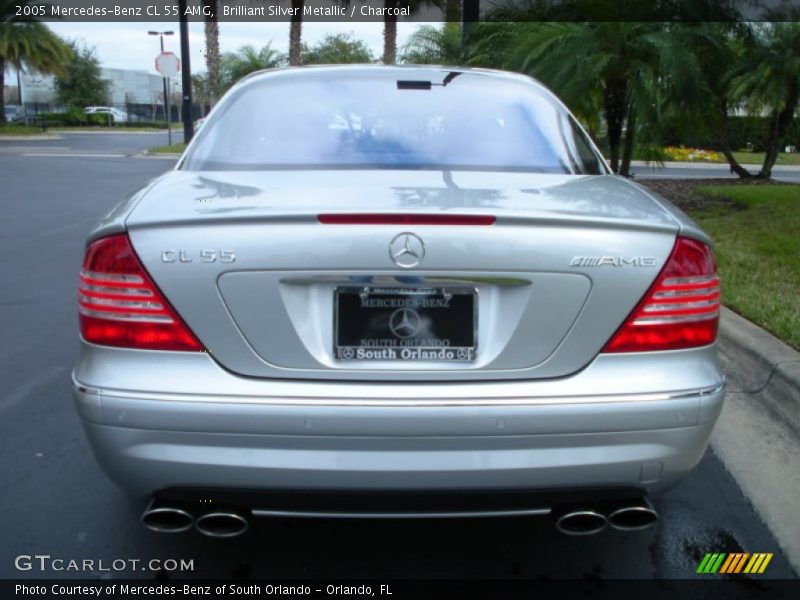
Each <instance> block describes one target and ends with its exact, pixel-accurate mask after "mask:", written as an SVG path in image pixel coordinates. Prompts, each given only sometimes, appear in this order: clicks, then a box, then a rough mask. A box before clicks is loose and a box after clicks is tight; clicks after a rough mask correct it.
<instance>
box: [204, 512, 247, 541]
mask: <svg viewBox="0 0 800 600" xmlns="http://www.w3.org/2000/svg"><path fill="white" fill-rule="evenodd" d="M194 526H195V529H197V531H199V532H200V533H202V534H203V535H207V536H208V537H213V538H232V537H236V536H239V535H242V534H243V533H244V532H245V531H247V528H248V527H249V526H250V524H249V523H248V522H247V519H246V518H245V517H243V516H242V515H240V514H239V513H235V512H230V511H220V512H210V513H206V514H204V515H202V516H200V517H198V518H197V520H196V521H195V523H194Z"/></svg>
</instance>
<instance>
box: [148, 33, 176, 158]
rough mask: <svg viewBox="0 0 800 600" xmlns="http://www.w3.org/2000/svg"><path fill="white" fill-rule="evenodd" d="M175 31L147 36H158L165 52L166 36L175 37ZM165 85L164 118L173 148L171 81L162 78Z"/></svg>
mask: <svg viewBox="0 0 800 600" xmlns="http://www.w3.org/2000/svg"><path fill="white" fill-rule="evenodd" d="M174 34H175V32H174V31H148V32H147V35H157V36H158V37H159V39H160V40H161V52H162V53H163V52H164V36H165V35H174ZM161 79H162V81H163V83H164V118H165V119H166V120H167V141H168V142H169V145H170V146H172V114H171V113H172V111H171V110H170V104H169V79H167V78H166V77H162V78H161Z"/></svg>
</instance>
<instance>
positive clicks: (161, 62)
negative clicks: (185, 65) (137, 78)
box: [156, 52, 181, 77]
mask: <svg viewBox="0 0 800 600" xmlns="http://www.w3.org/2000/svg"><path fill="white" fill-rule="evenodd" d="M156 71H158V74H159V75H161V76H162V77H175V75H177V74H178V73H180V71H181V61H180V59H179V58H178V57H177V56H176V55H175V53H174V52H162V53H161V54H159V55H158V56H156Z"/></svg>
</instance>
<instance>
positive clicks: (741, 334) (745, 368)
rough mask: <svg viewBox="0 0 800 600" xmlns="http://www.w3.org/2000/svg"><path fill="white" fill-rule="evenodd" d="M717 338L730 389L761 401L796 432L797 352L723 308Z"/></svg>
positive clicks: (799, 401) (799, 411)
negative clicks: (750, 395)
mask: <svg viewBox="0 0 800 600" xmlns="http://www.w3.org/2000/svg"><path fill="white" fill-rule="evenodd" d="M719 337H720V346H719V348H720V359H721V361H722V364H723V366H724V367H725V371H726V373H728V376H729V386H730V388H731V391H735V392H742V393H747V394H752V395H753V396H754V397H756V398H758V399H759V400H761V401H763V402H764V403H766V404H767V405H768V406H769V407H770V408H772V409H773V410H774V411H775V412H776V413H777V414H778V415H779V416H780V417H781V419H782V420H783V421H784V422H785V423H786V424H788V425H789V426H791V428H792V429H794V430H795V431H796V432H797V433H798V435H800V352H798V351H797V350H795V349H794V348H792V347H790V346H789V345H788V344H785V343H784V342H782V341H781V340H779V339H778V338H776V337H774V336H773V335H771V334H770V333H768V332H766V331H764V330H763V329H761V327H759V326H758V325H755V324H753V323H751V322H750V321H748V320H747V319H745V318H744V317H742V316H740V315H738V314H736V313H735V312H733V311H732V310H730V309H727V308H724V307H723V309H722V318H721V319H720V330H719Z"/></svg>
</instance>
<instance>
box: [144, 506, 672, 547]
mask: <svg viewBox="0 0 800 600" xmlns="http://www.w3.org/2000/svg"><path fill="white" fill-rule="evenodd" d="M141 521H142V524H143V525H144V526H145V527H147V528H148V529H150V530H151V531H156V532H158V533H180V532H183V531H188V530H190V529H192V528H194V529H196V530H197V531H198V532H200V533H202V534H203V535H206V536H208V537H212V538H233V537H237V536H240V535H242V534H243V533H244V532H245V531H247V529H248V528H249V526H250V523H249V521H248V519H247V517H246V516H245V514H244V513H242V512H241V511H239V510H228V509H221V508H218V509H216V510H213V511H210V512H205V513H202V514H200V515H197V516H196V515H195V514H194V511H192V510H190V509H189V508H187V507H186V506H185V505H180V504H170V503H165V502H162V501H159V500H153V501H152V502H151V503H150V505H149V506H148V507H147V508H146V509H145V511H144V513H142V517H141ZM656 521H658V513H657V512H656V511H655V509H654V508H653V507H652V505H651V504H650V502H648V501H647V499H646V498H641V499H639V500H634V501H628V502H619V503H616V504H609V505H607V506H606V507H605V508H604V509H600V508H598V509H586V508H584V509H579V510H569V511H564V512H562V513H560V516H558V518H557V519H556V529H557V530H558V531H560V532H561V533H563V534H566V535H594V534H596V533H600V532H601V531H603V530H604V529H605V528H606V527H608V526H611V527H612V528H614V529H618V530H620V531H639V530H643V529H647V528H649V527H651V526H653V524H655V522H656Z"/></svg>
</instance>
